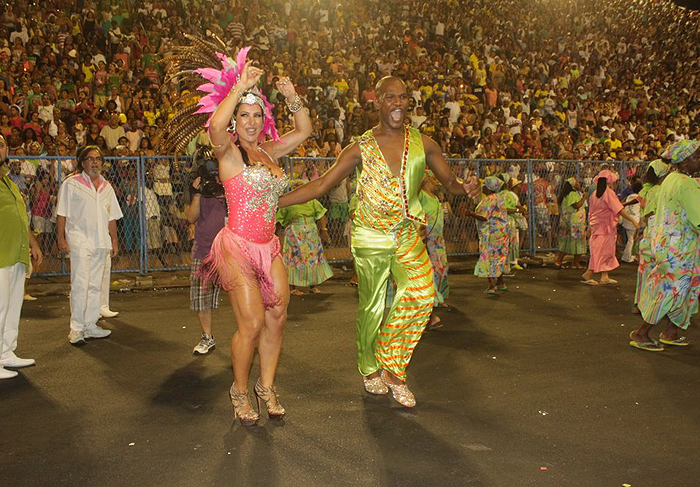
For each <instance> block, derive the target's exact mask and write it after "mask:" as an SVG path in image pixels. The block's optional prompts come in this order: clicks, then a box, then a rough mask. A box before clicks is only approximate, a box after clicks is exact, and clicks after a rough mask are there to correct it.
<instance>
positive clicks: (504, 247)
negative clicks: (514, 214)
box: [474, 193, 508, 279]
mask: <svg viewBox="0 0 700 487" xmlns="http://www.w3.org/2000/svg"><path fill="white" fill-rule="evenodd" d="M474 212H475V213H476V214H477V215H479V216H482V217H484V218H486V221H485V222H482V221H480V220H479V221H478V222H477V226H478V231H479V261H478V262H477V263H476V267H474V275H475V276H476V277H490V278H494V279H495V278H497V277H500V276H501V275H502V274H503V270H504V268H505V266H506V258H507V257H508V213H507V211H506V204H505V202H504V201H503V197H502V196H501V195H500V194H499V193H495V194H490V195H488V196H482V197H481V201H480V202H479V204H478V205H477V206H476V210H475V211H474Z"/></svg>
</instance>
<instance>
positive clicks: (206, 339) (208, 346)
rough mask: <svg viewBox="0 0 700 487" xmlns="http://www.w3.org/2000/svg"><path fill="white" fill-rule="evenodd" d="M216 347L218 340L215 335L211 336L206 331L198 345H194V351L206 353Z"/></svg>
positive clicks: (197, 353) (194, 352)
mask: <svg viewBox="0 0 700 487" xmlns="http://www.w3.org/2000/svg"><path fill="white" fill-rule="evenodd" d="M215 348H216V340H214V337H213V336H209V335H207V334H206V333H205V334H203V335H202V338H201V339H200V340H199V343H198V344H197V346H196V347H194V350H192V353H193V354H194V355H206V354H208V353H209V352H211V351H212V350H214V349H215Z"/></svg>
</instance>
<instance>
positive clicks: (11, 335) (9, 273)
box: [0, 262, 27, 359]
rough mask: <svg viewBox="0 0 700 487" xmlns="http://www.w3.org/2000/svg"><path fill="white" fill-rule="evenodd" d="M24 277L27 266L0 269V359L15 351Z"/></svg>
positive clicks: (22, 300)
mask: <svg viewBox="0 0 700 487" xmlns="http://www.w3.org/2000/svg"><path fill="white" fill-rule="evenodd" d="M26 275H27V266H25V265H24V264H22V263H21V262H20V263H17V264H15V265H13V266H10V267H2V268H0V359H6V358H9V357H10V356H11V355H12V354H13V353H14V351H15V349H17V335H18V334H19V314H20V312H21V311H22V303H23V302H24V278H25V277H26Z"/></svg>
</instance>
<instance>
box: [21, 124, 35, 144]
mask: <svg viewBox="0 0 700 487" xmlns="http://www.w3.org/2000/svg"><path fill="white" fill-rule="evenodd" d="M30 136H31V138H30ZM22 138H23V139H24V141H25V142H26V141H28V140H32V141H34V140H36V131H35V130H34V129H33V128H31V127H27V128H26V129H24V130H23V131H22Z"/></svg>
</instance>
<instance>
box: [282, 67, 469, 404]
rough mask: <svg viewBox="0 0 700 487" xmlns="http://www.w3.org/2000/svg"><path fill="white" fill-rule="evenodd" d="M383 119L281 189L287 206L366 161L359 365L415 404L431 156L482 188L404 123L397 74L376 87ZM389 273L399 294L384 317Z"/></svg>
mask: <svg viewBox="0 0 700 487" xmlns="http://www.w3.org/2000/svg"><path fill="white" fill-rule="evenodd" d="M375 93H376V101H375V106H376V107H377V109H378V110H379V117H380V121H379V125H377V126H376V127H374V128H372V129H370V130H368V131H367V132H366V133H365V134H363V135H362V136H361V137H360V138H359V139H358V140H357V141H356V142H354V143H353V144H351V145H349V146H348V147H347V148H345V150H343V152H342V153H341V154H340V156H339V157H338V160H337V161H336V163H335V164H334V165H333V167H331V168H330V169H329V170H328V172H326V173H325V174H324V175H323V176H321V177H320V178H318V179H315V180H314V181H312V182H310V183H308V184H306V185H304V186H301V187H300V188H297V189H296V190H294V191H292V192H290V193H287V194H286V195H283V196H281V197H280V200H279V205H280V207H284V206H289V205H295V204H299V203H303V202H305V201H309V200H311V199H314V198H317V197H320V196H321V195H323V194H325V193H327V192H328V191H330V190H331V189H332V188H333V187H335V186H336V185H337V184H338V183H339V182H340V181H342V180H343V179H344V178H346V177H347V176H349V175H350V174H351V173H352V172H353V171H354V170H355V168H356V167H361V174H360V176H359V178H358V183H357V193H356V195H357V209H356V210H355V212H354V216H353V221H352V232H351V233H352V253H353V256H354V258H355V269H356V271H357V276H358V281H359V283H358V284H359V285H358V288H359V289H358V290H359V298H360V302H359V309H358V313H357V349H358V350H357V352H358V368H359V370H360V373H361V374H362V375H363V376H364V384H365V390H367V392H370V393H372V394H387V393H388V392H389V388H391V390H392V393H393V397H394V399H395V400H396V401H397V402H399V403H400V404H402V405H403V406H406V407H413V406H415V404H416V401H415V397H414V396H413V394H412V393H411V391H410V390H409V389H408V387H407V386H406V368H407V366H408V363H409V361H410V360H411V356H412V354H413V350H414V348H415V347H416V345H417V344H418V341H419V340H420V337H421V334H422V333H423V330H424V329H425V325H426V323H427V322H428V320H429V319H430V314H431V313H432V307H433V303H434V300H435V289H434V286H433V270H432V267H431V265H430V260H429V258H428V253H427V252H426V249H425V245H424V244H423V241H422V240H421V236H420V231H419V226H420V225H424V224H425V223H426V219H425V213H424V211H423V208H422V207H421V204H420V200H419V198H418V195H419V191H420V186H421V182H422V180H423V175H424V171H425V167H426V164H427V165H428V167H430V169H431V170H432V171H433V173H434V174H435V176H436V177H437V179H438V180H439V181H440V182H441V183H442V184H443V186H444V187H445V188H446V189H447V190H448V191H449V192H450V193H452V194H455V195H465V194H467V193H469V194H470V195H475V194H478V191H479V187H478V183H477V182H476V181H475V180H472V181H470V182H469V183H468V184H465V183H464V182H463V181H462V180H460V179H459V178H457V177H456V176H455V175H454V174H453V173H452V171H451V170H450V168H449V167H448V165H447V163H446V162H445V159H444V158H443V156H442V151H441V149H440V147H439V146H438V145H437V144H436V143H435V142H434V141H433V140H432V139H430V138H428V137H426V136H424V135H421V134H420V132H418V131H417V130H415V129H412V128H409V127H408V126H406V125H405V124H404V119H405V117H406V111H407V109H408V101H409V95H408V93H407V91H406V85H405V84H404V82H403V81H402V80H400V79H399V78H396V77H392V76H388V77H385V78H382V79H381V80H379V82H378V83H377V85H376V87H375ZM389 276H392V277H393V279H394V281H395V283H396V296H395V298H394V300H393V304H392V306H391V310H390V311H389V314H388V316H387V318H386V320H385V321H384V322H383V323H382V317H383V313H384V303H385V299H386V289H387V282H388V280H389Z"/></svg>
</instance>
